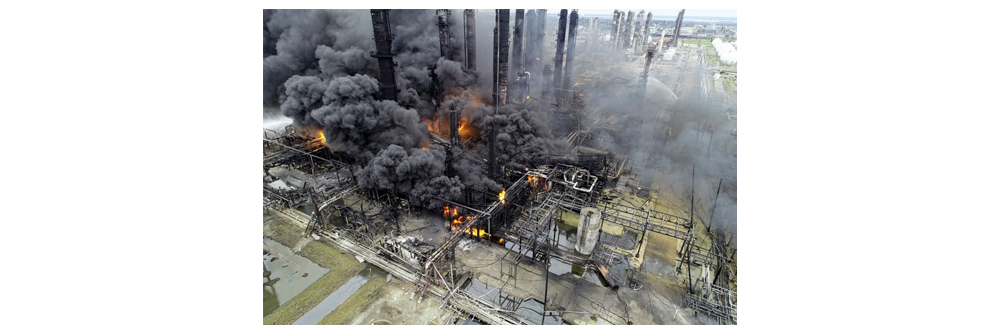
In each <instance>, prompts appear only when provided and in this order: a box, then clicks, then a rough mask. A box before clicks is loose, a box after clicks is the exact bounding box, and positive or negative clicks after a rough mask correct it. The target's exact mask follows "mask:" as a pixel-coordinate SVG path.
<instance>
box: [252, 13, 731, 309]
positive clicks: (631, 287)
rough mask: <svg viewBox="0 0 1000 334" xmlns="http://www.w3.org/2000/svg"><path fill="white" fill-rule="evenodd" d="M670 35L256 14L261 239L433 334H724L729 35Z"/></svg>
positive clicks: (652, 25) (428, 16) (631, 21)
mask: <svg viewBox="0 0 1000 334" xmlns="http://www.w3.org/2000/svg"><path fill="white" fill-rule="evenodd" d="M654 12H655V13H657V14H658V15H660V14H669V15H666V16H663V17H658V16H654V14H653V13H654ZM636 13H638V14H636ZM511 14H513V17H512V15H511ZM674 14H675V13H673V12H665V11H663V12H661V11H657V10H652V11H649V12H648V14H647V11H628V13H627V14H626V12H624V11H617V10H615V11H614V13H607V15H603V14H602V15H596V16H590V15H582V14H581V13H580V12H579V11H578V10H566V9H563V10H558V11H553V12H552V13H549V12H548V11H547V10H544V9H540V10H523V9H517V10H514V13H511V10H506V9H500V10H472V9H467V10H450V9H438V10H384V9H373V10H264V17H263V18H264V28H263V34H264V38H263V44H264V47H263V49H264V52H263V66H264V74H263V76H264V78H263V92H264V93H263V105H264V108H265V126H264V128H265V130H264V202H265V220H266V221H267V219H269V218H268V217H271V218H270V219H273V220H275V221H288V222H291V223H290V224H291V225H293V226H297V228H300V229H302V232H303V233H304V234H303V235H306V236H310V237H311V238H312V239H310V240H313V241H310V242H323V243H324V244H325V245H333V246H335V247H338V248H340V249H341V250H342V252H346V253H350V254H352V257H353V258H356V259H357V260H361V262H366V263H370V264H371V265H372V266H375V267H378V268H380V269H381V270H383V271H385V272H386V273H387V274H385V275H386V276H387V277H390V278H396V279H398V280H401V281H402V283H400V284H408V285H407V286H409V289H410V292H412V294H414V295H416V296H417V297H418V298H417V299H416V300H417V301H418V303H419V302H420V301H422V300H424V298H439V303H438V304H439V305H440V306H435V307H436V309H438V310H439V311H434V312H444V313H441V314H438V313H435V314H436V316H438V317H440V318H441V319H445V318H448V319H450V320H448V322H443V321H444V320H436V321H441V322H436V323H442V324H443V323H462V322H465V323H469V322H472V321H476V322H481V323H493V324H533V323H541V324H544V323H553V322H563V323H572V324H590V323H599V324H600V323H605V324H633V323H636V324H666V323H683V324H700V323H723V324H734V323H735V322H736V311H735V310H736V300H735V297H736V292H735V291H736V269H735V268H736V264H735V263H736V251H735V250H736V242H735V241H736V238H735V235H736V202H737V201H736V199H737V196H736V177H737V174H736V120H735V119H736V98H735V73H736V71H735V52H736V51H735V46H736V43H735V42H734V41H735V31H734V29H735V18H733V19H732V22H731V23H730V22H729V21H722V22H721V23H718V27H716V26H715V25H716V23H712V24H713V25H712V28H711V29H709V28H708V27H706V26H704V25H703V24H701V23H698V22H695V23H696V24H692V23H691V22H688V21H685V20H684V11H683V10H682V11H681V12H680V13H676V14H677V15H676V18H675V17H674ZM709 31H711V32H709ZM713 40H715V42H711V41H713ZM713 45H714V47H715V48H722V46H724V49H720V50H718V51H716V50H715V49H714V48H713ZM720 52H721V53H720ZM668 55H669V57H668ZM720 57H721V58H720ZM720 72H721V73H725V74H726V76H725V77H721V76H719V75H713V74H717V73H720ZM730 73H731V74H730ZM268 110H271V112H268ZM278 114H280V115H278ZM268 224H269V223H268ZM265 226H266V227H265V234H267V233H278V232H275V231H285V230H287V229H286V228H277V227H274V228H269V227H267V226H268V225H267V224H265ZM268 231H271V232H268ZM272 238H273V239H274V240H277V241H279V242H280V241H282V240H285V239H282V238H285V237H283V236H281V235H276V236H273V237H272ZM292 239H294V238H292ZM289 240H291V239H289ZM286 246H288V247H291V248H295V247H298V248H299V249H301V248H302V245H298V246H296V245H295V244H294V243H293V244H291V245H286ZM346 253H345V254H346ZM303 254H305V253H303ZM355 262H357V261H355ZM561 266H562V267H565V270H562V271H559V270H561V269H557V268H561ZM267 268H268V263H265V270H266V269H267ZM519 268H520V269H519ZM266 272H268V271H266ZM331 274H332V272H331ZM331 274H328V275H331ZM345 277H346V276H345ZM390 278H387V279H385V280H386V281H388V280H389V279H390ZM549 280H554V281H558V282H561V283H560V284H563V285H559V286H560V287H557V288H553V286H554V285H551V284H550V283H549ZM271 282H272V280H271V278H268V280H267V282H266V284H267V283H271ZM282 282H284V281H282ZM397 283H399V282H397ZM266 284H265V285H266ZM366 284H372V283H366ZM272 285H274V284H273V283H272ZM278 285H279V286H280V283H279V284H278ZM379 286H380V287H378V288H377V289H395V288H398V286H397V285H379ZM486 286H489V287H497V291H496V292H490V290H489V289H486V288H483V290H482V291H479V290H476V289H479V287H486ZM571 286H572V287H576V288H568V287H571ZM668 286H673V287H674V288H668ZM620 287H622V289H620ZM624 287H628V289H624ZM309 289H312V288H311V287H310V288H309ZM400 289H401V288H400ZM549 289H553V292H549ZM644 289H645V290H644ZM307 291H311V290H307ZM324 291H325V290H324ZM338 291H340V290H338ZM379 291H382V290H379ZM388 291H390V290H386V291H383V292H384V293H390V292H388ZM604 291H612V292H613V293H615V294H617V295H618V297H617V299H618V300H619V301H617V302H611V301H607V300H608V298H603V297H594V300H597V299H603V300H606V302H605V303H607V304H601V303H598V302H586V303H583V302H581V301H583V300H591V298H592V297H591V296H595V295H599V294H602V293H604ZM676 291H684V292H683V294H682V295H678V296H673V295H671V294H675V293H677V292H676ZM325 293H326V294H329V293H330V292H325ZM552 293H555V294H556V295H557V296H559V298H553V297H552V296H551V295H550V294H552ZM645 293H652V294H653V295H655V296H657V298H662V300H669V301H670V302H665V303H661V304H658V305H653V304H650V303H648V296H647V297H641V294H645ZM567 296H570V297H567ZM576 296H582V298H578V297H576ZM350 298H354V296H351V297H350ZM359 298H361V297H359ZM643 298H646V299H643ZM630 300H631V301H632V303H630V302H629V301H630ZM677 300H683V301H684V302H683V303H676V304H675V302H674V301H677ZM316 301H317V302H318V301H319V299H317V300H316ZM511 301H516V302H511ZM297 302H302V301H297ZM349 302H351V299H348V301H347V302H345V304H344V305H347V304H346V303H349ZM324 303H325V301H324ZM354 303H356V304H351V305H369V304H370V303H369V302H363V301H361V302H354ZM386 303H389V302H386ZM534 304H537V305H535V306H532V305H534ZM612 304H613V305H612ZM316 305H321V304H314V305H313V306H309V307H310V308H311V307H320V306H316ZM378 305H383V304H378ZM385 305H388V306H379V307H383V308H385V309H393V307H395V306H392V305H391V304H385ZM630 305H644V306H642V307H638V306H630ZM281 307H284V306H281ZM281 307H279V308H278V309H281ZM295 307H297V308H298V309H303V310H302V312H305V311H306V310H308V308H304V307H303V306H295ZM637 308H638V309H637ZM528 309H530V311H529V310H528ZM570 309H572V310H582V311H573V312H569V311H567V310H570ZM282 310H283V309H282ZM337 310H340V309H339V308H338V309H337ZM366 310H367V311H364V312H358V313H357V314H354V315H351V317H353V319H366V320H365V321H369V320H371V321H372V322H375V321H378V320H382V321H388V322H393V321H394V320H393V319H394V318H391V317H390V316H389V315H388V314H389V313H384V312H383V311H381V309H378V308H372V309H370V310H369V309H366ZM428 310H430V308H428ZM497 310H505V311H497ZM332 311H333V310H330V311H323V312H326V313H323V314H327V313H330V314H333V313H331V312H332ZM282 312H286V313H287V312H296V311H293V310H291V308H289V309H288V310H285V311H282ZM310 312H321V311H316V310H314V311H310ZM345 312H346V311H345ZM424 312H430V311H424ZM574 312H575V313H574ZM279 313H280V312H279ZM279 313H275V314H279ZM390 313H391V312H390ZM668 313H669V314H668ZM280 314H285V313H280ZM526 314H530V315H526ZM678 314H680V316H678ZM298 316H299V317H304V316H303V315H302V314H298ZM267 317H268V316H265V323H268V320H267V319H268V318H267ZM380 317H390V318H386V319H381V318H380ZM449 317H450V318H449ZM296 319H305V318H296ZM293 320H295V319H293ZM317 321H318V322H319V323H323V322H322V321H319V320H317ZM359 321H360V320H359ZM274 323H281V321H278V320H275V322H274Z"/></svg>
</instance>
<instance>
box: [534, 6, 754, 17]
mask: <svg viewBox="0 0 1000 334" xmlns="http://www.w3.org/2000/svg"><path fill="white" fill-rule="evenodd" d="M617 9H618V10H623V11H625V12H628V11H630V10H631V11H635V12H636V13H639V11H641V10H647V11H652V12H653V15H655V16H675V17H676V16H677V13H678V12H680V11H681V10H680V9H655V8H652V9H651V8H638V9H628V8H617ZM548 12H549V13H553V12H555V13H559V9H549V11H548ZM579 13H580V15H584V16H586V15H593V14H605V15H613V14H614V13H615V8H612V9H580V11H579ZM684 16H712V17H736V10H735V9H695V8H690V9H687V10H685V11H684Z"/></svg>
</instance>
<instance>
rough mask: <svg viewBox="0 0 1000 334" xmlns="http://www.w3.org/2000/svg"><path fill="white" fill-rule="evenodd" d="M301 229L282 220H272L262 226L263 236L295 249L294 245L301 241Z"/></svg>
mask: <svg viewBox="0 0 1000 334" xmlns="http://www.w3.org/2000/svg"><path fill="white" fill-rule="evenodd" d="M302 232H303V231H302V229H301V228H299V227H298V226H295V225H293V224H292V223H289V222H286V221H284V220H282V219H273V220H271V222H269V223H267V225H266V226H264V236H265V237H268V238H271V239H272V240H274V241H277V242H278V243H279V244H282V245H285V247H288V248H292V249H295V243H296V242H299V239H302Z"/></svg>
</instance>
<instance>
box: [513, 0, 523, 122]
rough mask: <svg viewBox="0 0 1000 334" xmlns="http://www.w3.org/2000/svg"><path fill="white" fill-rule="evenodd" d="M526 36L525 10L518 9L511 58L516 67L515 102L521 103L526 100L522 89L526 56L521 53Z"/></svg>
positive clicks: (515, 15) (515, 13)
mask: <svg viewBox="0 0 1000 334" xmlns="http://www.w3.org/2000/svg"><path fill="white" fill-rule="evenodd" d="M523 34H524V9H518V10H515V11H514V48H513V50H511V58H514V59H513V61H512V63H513V65H514V101H515V102H521V101H523V100H524V92H523V90H522V89H521V87H522V85H523V84H524V83H523V82H522V80H523V79H524V74H523V73H524V55H523V54H522V52H521V51H523V49H524V39H523V38H522V36H523Z"/></svg>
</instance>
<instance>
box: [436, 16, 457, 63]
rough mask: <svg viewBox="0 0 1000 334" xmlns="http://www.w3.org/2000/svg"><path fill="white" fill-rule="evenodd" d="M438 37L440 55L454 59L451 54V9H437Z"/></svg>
mask: <svg viewBox="0 0 1000 334" xmlns="http://www.w3.org/2000/svg"><path fill="white" fill-rule="evenodd" d="M437 25H438V38H439V39H440V40H441V57H442V58H444V59H447V60H455V58H453V57H452V55H451V9H438V10H437Z"/></svg>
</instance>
